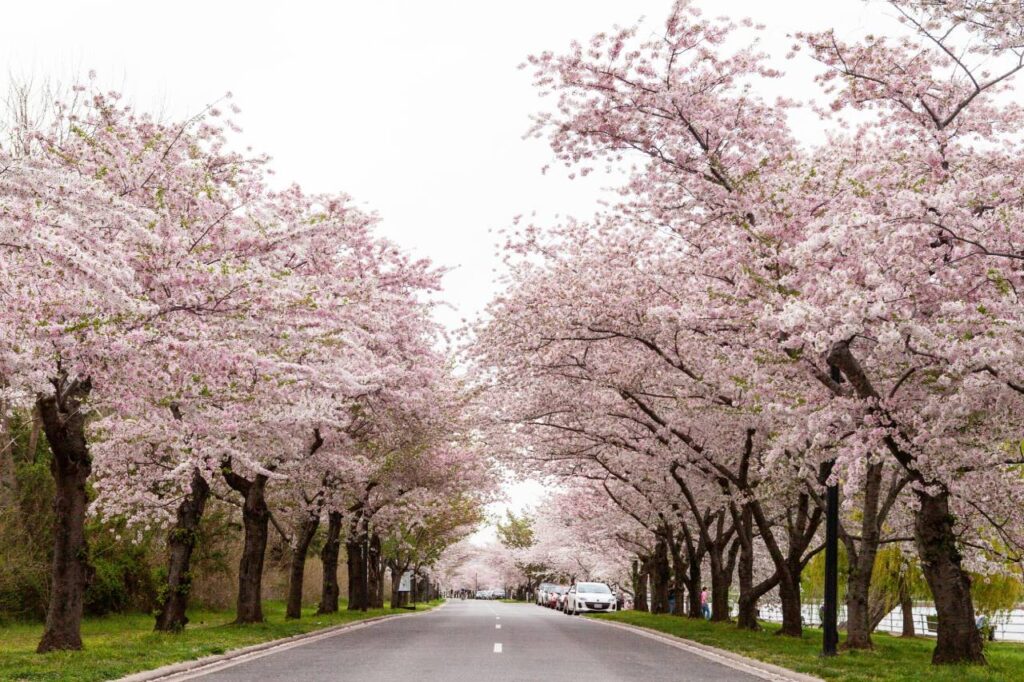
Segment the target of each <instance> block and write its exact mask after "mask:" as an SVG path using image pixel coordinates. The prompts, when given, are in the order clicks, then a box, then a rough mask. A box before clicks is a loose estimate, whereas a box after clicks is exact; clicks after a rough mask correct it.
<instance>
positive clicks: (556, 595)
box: [547, 585, 569, 610]
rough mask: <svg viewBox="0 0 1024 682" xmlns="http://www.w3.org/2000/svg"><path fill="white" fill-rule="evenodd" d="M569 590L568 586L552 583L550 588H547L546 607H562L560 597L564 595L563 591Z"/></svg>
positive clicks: (559, 608)
mask: <svg viewBox="0 0 1024 682" xmlns="http://www.w3.org/2000/svg"><path fill="white" fill-rule="evenodd" d="M568 591H569V588H567V587H564V586H562V585H552V586H551V589H549V590H548V604H547V606H548V608H549V609H558V610H561V609H562V599H563V598H564V597H565V593H566V592H568Z"/></svg>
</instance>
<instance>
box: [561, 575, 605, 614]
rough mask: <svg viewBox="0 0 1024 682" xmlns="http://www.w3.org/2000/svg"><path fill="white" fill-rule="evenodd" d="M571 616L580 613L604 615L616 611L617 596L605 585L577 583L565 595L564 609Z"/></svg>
mask: <svg viewBox="0 0 1024 682" xmlns="http://www.w3.org/2000/svg"><path fill="white" fill-rule="evenodd" d="M562 610H563V611H565V612H566V613H567V614H569V615H570V616H575V615H576V614H578V613H587V612H594V613H602V612H604V611H614V610H615V595H614V594H613V593H612V591H611V588H609V587H608V586H607V585H605V584H604V583H576V584H575V585H573V586H572V587H570V588H569V592H568V593H567V594H566V595H565V606H564V607H563V608H562Z"/></svg>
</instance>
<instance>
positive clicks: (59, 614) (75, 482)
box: [36, 378, 93, 653]
mask: <svg viewBox="0 0 1024 682" xmlns="http://www.w3.org/2000/svg"><path fill="white" fill-rule="evenodd" d="M90 390H91V385H90V383H89V381H88V380H85V381H82V382H79V381H74V382H70V383H68V382H67V381H66V380H64V379H63V378H62V379H61V380H60V381H59V382H58V388H57V390H56V391H55V394H54V395H50V396H40V397H39V398H38V400H37V401H36V406H37V408H38V409H39V414H40V418H41V420H42V422H43V430H44V431H45V433H46V439H47V441H48V442H49V444H50V451H51V452H52V453H53V458H52V459H51V460H50V472H51V473H52V474H53V480H54V483H55V484H56V490H55V494H54V500H53V510H54V533H53V536H54V537H53V564H52V572H51V584H50V603H49V606H48V607H47V611H46V627H45V629H44V631H43V638H42V640H41V641H40V642H39V646H38V648H37V649H36V651H38V652H39V653H45V652H47V651H54V650H57V649H81V648H82V635H81V623H82V608H83V604H84V601H85V588H86V587H87V586H88V585H89V582H90V581H91V580H92V574H93V569H92V566H90V565H89V546H88V544H87V542H86V538H85V511H86V507H87V506H88V504H89V500H88V497H87V495H86V490H85V484H86V481H87V480H88V478H89V474H90V473H92V458H91V456H90V455H89V448H88V445H87V444H86V440H85V421H86V410H85V408H84V405H83V403H84V402H85V400H86V398H87V397H88V395H89V391H90Z"/></svg>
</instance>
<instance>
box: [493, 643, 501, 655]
mask: <svg viewBox="0 0 1024 682" xmlns="http://www.w3.org/2000/svg"><path fill="white" fill-rule="evenodd" d="M494 653H496V654H500V653H501V642H495V643H494Z"/></svg>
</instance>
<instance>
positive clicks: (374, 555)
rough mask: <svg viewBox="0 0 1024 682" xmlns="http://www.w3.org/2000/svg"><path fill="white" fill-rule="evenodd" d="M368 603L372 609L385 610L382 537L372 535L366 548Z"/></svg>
mask: <svg viewBox="0 0 1024 682" xmlns="http://www.w3.org/2000/svg"><path fill="white" fill-rule="evenodd" d="M366 564H367V572H366V582H367V602H368V604H369V607H370V608H371V609H382V608H384V566H383V564H382V558H381V551H380V536H379V535H377V534H376V533H371V534H370V541H369V543H368V545H367V548H366Z"/></svg>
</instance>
